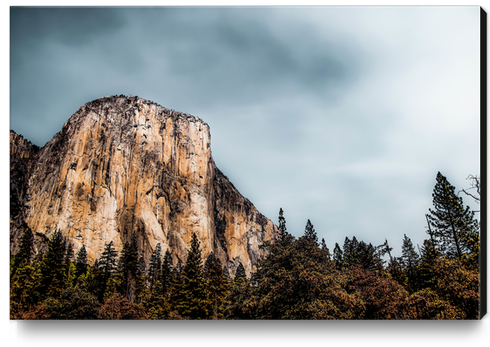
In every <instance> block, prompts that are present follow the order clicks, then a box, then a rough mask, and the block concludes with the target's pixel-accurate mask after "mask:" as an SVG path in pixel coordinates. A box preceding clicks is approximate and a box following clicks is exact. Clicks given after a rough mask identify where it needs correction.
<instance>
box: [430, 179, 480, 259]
mask: <svg viewBox="0 0 490 347" xmlns="http://www.w3.org/2000/svg"><path fill="white" fill-rule="evenodd" d="M432 200H433V204H434V209H429V211H430V214H429V215H428V218H429V221H430V225H431V226H432V227H433V229H432V231H433V233H434V235H435V238H436V239H437V246H438V247H439V251H440V252H441V253H442V254H443V255H446V256H448V257H450V258H455V259H462V258H463V256H464V255H466V254H469V253H471V251H472V248H473V247H472V245H471V244H469V242H468V240H471V239H474V234H475V233H478V229H477V222H476V221H475V219H474V212H473V211H470V208H469V207H468V206H467V207H466V208H465V207H464V205H463V199H462V198H461V197H458V196H457V195H456V193H455V188H454V186H452V185H451V184H450V183H449V181H448V180H447V178H446V177H444V176H443V175H442V174H441V173H440V172H438V173H437V177H436V185H435V187H434V192H433V193H432Z"/></svg>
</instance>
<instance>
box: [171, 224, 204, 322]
mask: <svg viewBox="0 0 490 347" xmlns="http://www.w3.org/2000/svg"><path fill="white" fill-rule="evenodd" d="M199 243H200V242H199V240H198V238H197V235H196V233H193V234H192V239H191V247H190V250H189V252H188V254H187V260H186V264H185V266H184V269H183V271H182V284H181V285H180V286H178V288H176V289H178V291H177V293H178V294H177V310H178V311H179V313H180V315H182V316H183V317H188V318H189V319H206V318H207V317H208V316H209V312H208V310H207V306H206V295H205V292H204V288H203V287H204V286H203V285H204V276H203V266H202V259H201V249H200V246H199Z"/></svg>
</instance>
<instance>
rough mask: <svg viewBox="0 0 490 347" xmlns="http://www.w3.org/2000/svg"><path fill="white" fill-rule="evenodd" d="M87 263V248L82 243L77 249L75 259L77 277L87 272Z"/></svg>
mask: <svg viewBox="0 0 490 347" xmlns="http://www.w3.org/2000/svg"><path fill="white" fill-rule="evenodd" d="M87 264H88V260H87V250H86V249H85V245H82V247H80V249H79V250H78V253H77V259H76V260H75V275H76V277H77V278H78V277H79V276H81V275H84V274H86V273H87V266H88V265H87Z"/></svg>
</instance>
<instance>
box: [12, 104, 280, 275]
mask: <svg viewBox="0 0 490 347" xmlns="http://www.w3.org/2000/svg"><path fill="white" fill-rule="evenodd" d="M10 155H11V156H10V168H11V179H10V186H11V195H10V198H11V252H14V251H15V249H16V248H17V247H18V242H19V241H18V240H19V237H20V234H21V229H22V225H23V223H26V224H27V225H28V226H29V227H30V228H31V229H32V231H33V232H34V234H35V236H36V241H37V242H36V245H37V247H38V248H40V247H42V240H43V239H46V238H47V237H49V236H50V235H51V234H52V233H53V232H54V231H55V230H57V229H60V230H61V231H62V232H63V234H64V235H67V236H68V237H69V238H70V240H71V241H72V242H73V245H74V249H75V252H76V251H77V250H78V249H79V248H80V247H81V246H82V244H83V245H85V247H86V249H87V252H88V256H89V259H90V260H95V258H96V257H98V256H100V254H101V253H102V251H103V249H104V247H105V244H106V243H109V242H110V241H114V246H115V248H116V249H117V250H121V249H122V246H123V244H124V243H125V242H129V241H130V240H131V237H132V235H136V237H137V240H138V243H139V247H140V249H141V250H143V256H144V258H145V260H146V261H148V259H149V257H150V254H151V252H152V250H153V249H154V248H155V246H156V245H157V243H160V244H161V246H162V251H163V252H165V251H166V249H167V248H169V250H170V252H171V253H172V257H173V260H174V262H175V263H177V262H179V261H180V262H182V263H183V262H184V261H185V259H186V254H187V250H188V247H189V243H190V239H191V236H192V233H196V234H197V236H198V238H199V240H200V242H201V249H202V251H203V256H204V257H207V255H208V254H209V253H210V252H214V254H215V255H216V256H217V257H218V258H220V260H221V261H222V263H223V264H227V265H228V267H229V269H230V273H234V270H235V269H236V267H237V266H238V264H239V263H240V262H241V263H242V264H243V266H244V267H245V269H246V271H247V272H248V273H250V272H251V270H252V267H253V264H254V263H255V261H256V260H257V259H258V258H259V257H261V256H263V251H262V250H261V249H260V248H259V246H260V245H261V244H262V243H263V242H264V241H268V240H269V241H270V240H274V239H275V238H276V237H277V235H278V229H277V227H276V226H275V225H274V223H272V222H271V221H270V220H269V219H267V218H266V217H264V216H263V215H262V214H261V213H260V212H259V211H257V209H256V208H255V207H254V205H253V204H252V203H251V202H250V201H249V200H248V199H246V198H244V197H243V196H242V195H241V194H240V193H239V192H238V190H237V189H236V188H235V187H234V186H233V184H232V183H231V182H230V181H229V180H228V178H227V177H226V176H225V175H224V174H223V173H222V172H221V171H220V170H219V169H218V168H217V167H216V165H215V163H214V160H213V157H212V155H211V135H210V128H209V126H208V124H206V123H205V122H204V121H202V120H201V119H199V118H197V117H194V116H191V115H188V114H185V113H180V112H176V111H173V110H169V109H166V108H164V107H162V106H160V105H158V104H156V103H153V102H151V101H148V100H144V99H141V98H138V97H133V96H129V97H126V96H123V95H120V96H111V97H103V98H100V99H96V100H94V101H91V102H89V103H86V104H85V105H83V106H82V107H81V108H80V109H79V110H78V111H77V112H76V113H75V114H74V115H73V116H72V117H71V118H70V119H69V120H68V121H67V122H66V123H65V125H64V126H63V128H62V130H61V131H60V132H59V133H57V134H56V135H55V136H54V137H53V139H52V140H51V141H49V142H48V143H46V145H45V146H44V147H43V148H41V149H39V148H37V147H36V146H34V145H32V144H31V143H30V142H28V141H26V140H25V139H24V138H23V137H22V136H20V135H17V134H15V132H13V131H11V133H10ZM12 206H13V207H14V208H12Z"/></svg>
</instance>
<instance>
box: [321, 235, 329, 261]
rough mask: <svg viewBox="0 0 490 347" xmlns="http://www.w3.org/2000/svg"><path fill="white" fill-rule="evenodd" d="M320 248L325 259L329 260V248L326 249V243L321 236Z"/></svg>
mask: <svg viewBox="0 0 490 347" xmlns="http://www.w3.org/2000/svg"><path fill="white" fill-rule="evenodd" d="M321 250H322V254H323V256H324V258H325V261H330V257H331V255H330V250H329V249H328V247H327V243H326V242H325V239H324V238H322V242H321Z"/></svg>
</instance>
